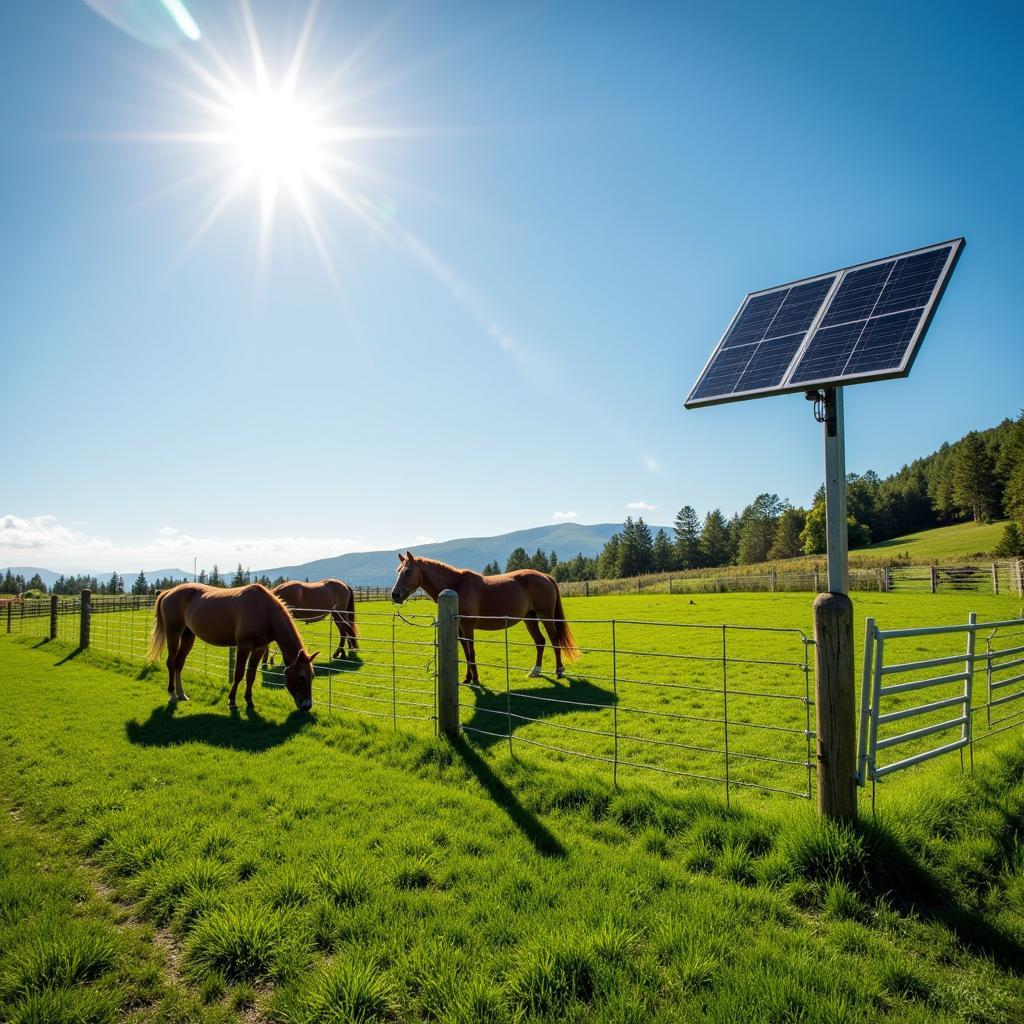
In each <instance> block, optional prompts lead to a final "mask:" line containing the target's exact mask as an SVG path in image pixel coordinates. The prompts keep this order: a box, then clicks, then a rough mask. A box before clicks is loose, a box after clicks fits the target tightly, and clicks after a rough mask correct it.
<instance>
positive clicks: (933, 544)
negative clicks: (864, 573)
mask: <svg viewBox="0 0 1024 1024" xmlns="http://www.w3.org/2000/svg"><path fill="white" fill-rule="evenodd" d="M1005 526H1006V521H1005V520H1004V521H1001V522H997V523H956V524H954V525H953V526H937V527H935V529H933V530H921V531H920V532H919V533H908V534H906V535H905V536H903V537H893V538H892V539H891V540H885V541H882V542H881V543H880V544H869V545H868V546H867V547H866V548H858V549H857V551H856V552H853V551H851V552H850V554H851V557H853V556H855V555H856V554H857V553H860V552H863V553H876V552H877V553H878V554H888V555H890V556H891V557H892V558H903V559H904V560H905V561H908V562H909V563H911V564H913V565H921V564H928V563H931V562H939V563H941V562H943V561H945V560H952V561H963V560H965V559H969V558H975V557H979V558H989V559H991V558H994V557H995V556H994V555H993V554H992V552H993V551H994V550H995V548H996V546H997V545H998V544H999V541H1000V539H1001V538H1002V536H1003V528H1004V527H1005Z"/></svg>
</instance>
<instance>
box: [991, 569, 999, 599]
mask: <svg viewBox="0 0 1024 1024" xmlns="http://www.w3.org/2000/svg"><path fill="white" fill-rule="evenodd" d="M992 593H993V594H998V593H999V566H998V565H996V563H995V562H993V563H992Z"/></svg>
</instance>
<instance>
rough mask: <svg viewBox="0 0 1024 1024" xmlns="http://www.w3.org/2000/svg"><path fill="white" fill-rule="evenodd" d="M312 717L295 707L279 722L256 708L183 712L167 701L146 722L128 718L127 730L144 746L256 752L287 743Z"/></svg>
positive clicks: (132, 741)
mask: <svg viewBox="0 0 1024 1024" xmlns="http://www.w3.org/2000/svg"><path fill="white" fill-rule="evenodd" d="M243 718H244V719H245V720H244V721H243ZM309 721H310V718H309V715H308V714H307V713H305V712H302V711H293V712H292V713H291V714H290V715H289V716H288V717H287V718H286V719H285V720H284V721H283V722H280V723H276V722H271V721H269V720H268V719H266V718H264V717H263V716H262V715H261V714H260V713H259V712H258V711H257V710H256V709H255V708H246V709H245V711H232V712H215V713H214V712H209V713H208V712H200V713H199V714H192V713H187V712H179V708H178V706H177V705H174V704H167V705H165V706H164V707H159V708H155V709H154V710H153V712H152V714H150V716H149V718H148V719H147V720H146V721H145V722H138V721H136V720H134V719H132V720H131V721H129V722H126V723H125V727H124V731H125V735H126V736H127V737H128V742H129V743H134V744H136V745H137V746H140V747H176V746H178V745H180V744H182V743H205V744H207V745H208V746H211V747H222V748H225V749H228V750H244V751H247V752H250V753H254V752H258V751H261V750H270V749H271V748H272V747H277V746H280V745H281V744H282V743H287V742H288V740H290V739H291V738H292V737H293V736H294V735H295V734H296V733H298V732H299V731H300V730H301V729H302V728H303V727H304V726H305V725H306V724H307V723H308V722H309Z"/></svg>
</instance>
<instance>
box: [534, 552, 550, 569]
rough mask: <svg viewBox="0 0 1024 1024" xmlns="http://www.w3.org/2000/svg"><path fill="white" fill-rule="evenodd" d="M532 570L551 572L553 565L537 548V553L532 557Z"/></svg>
mask: <svg viewBox="0 0 1024 1024" xmlns="http://www.w3.org/2000/svg"><path fill="white" fill-rule="evenodd" d="M530 568H531V569H536V570H537V571H538V572H550V571H551V565H550V563H549V562H548V556H547V555H546V554H544V552H543V551H541V549H540V548H537V550H536V551H534V553H533V554H532V555H531V556H530Z"/></svg>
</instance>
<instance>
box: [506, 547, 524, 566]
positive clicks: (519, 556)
mask: <svg viewBox="0 0 1024 1024" xmlns="http://www.w3.org/2000/svg"><path fill="white" fill-rule="evenodd" d="M529 568H530V556H529V555H528V554H527V553H526V548H524V547H521V546H520V547H518V548H516V549H515V550H514V551H513V552H512V553H511V554H510V555H509V556H508V558H507V559H506V561H505V572H515V571H516V570H517V569H529Z"/></svg>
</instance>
